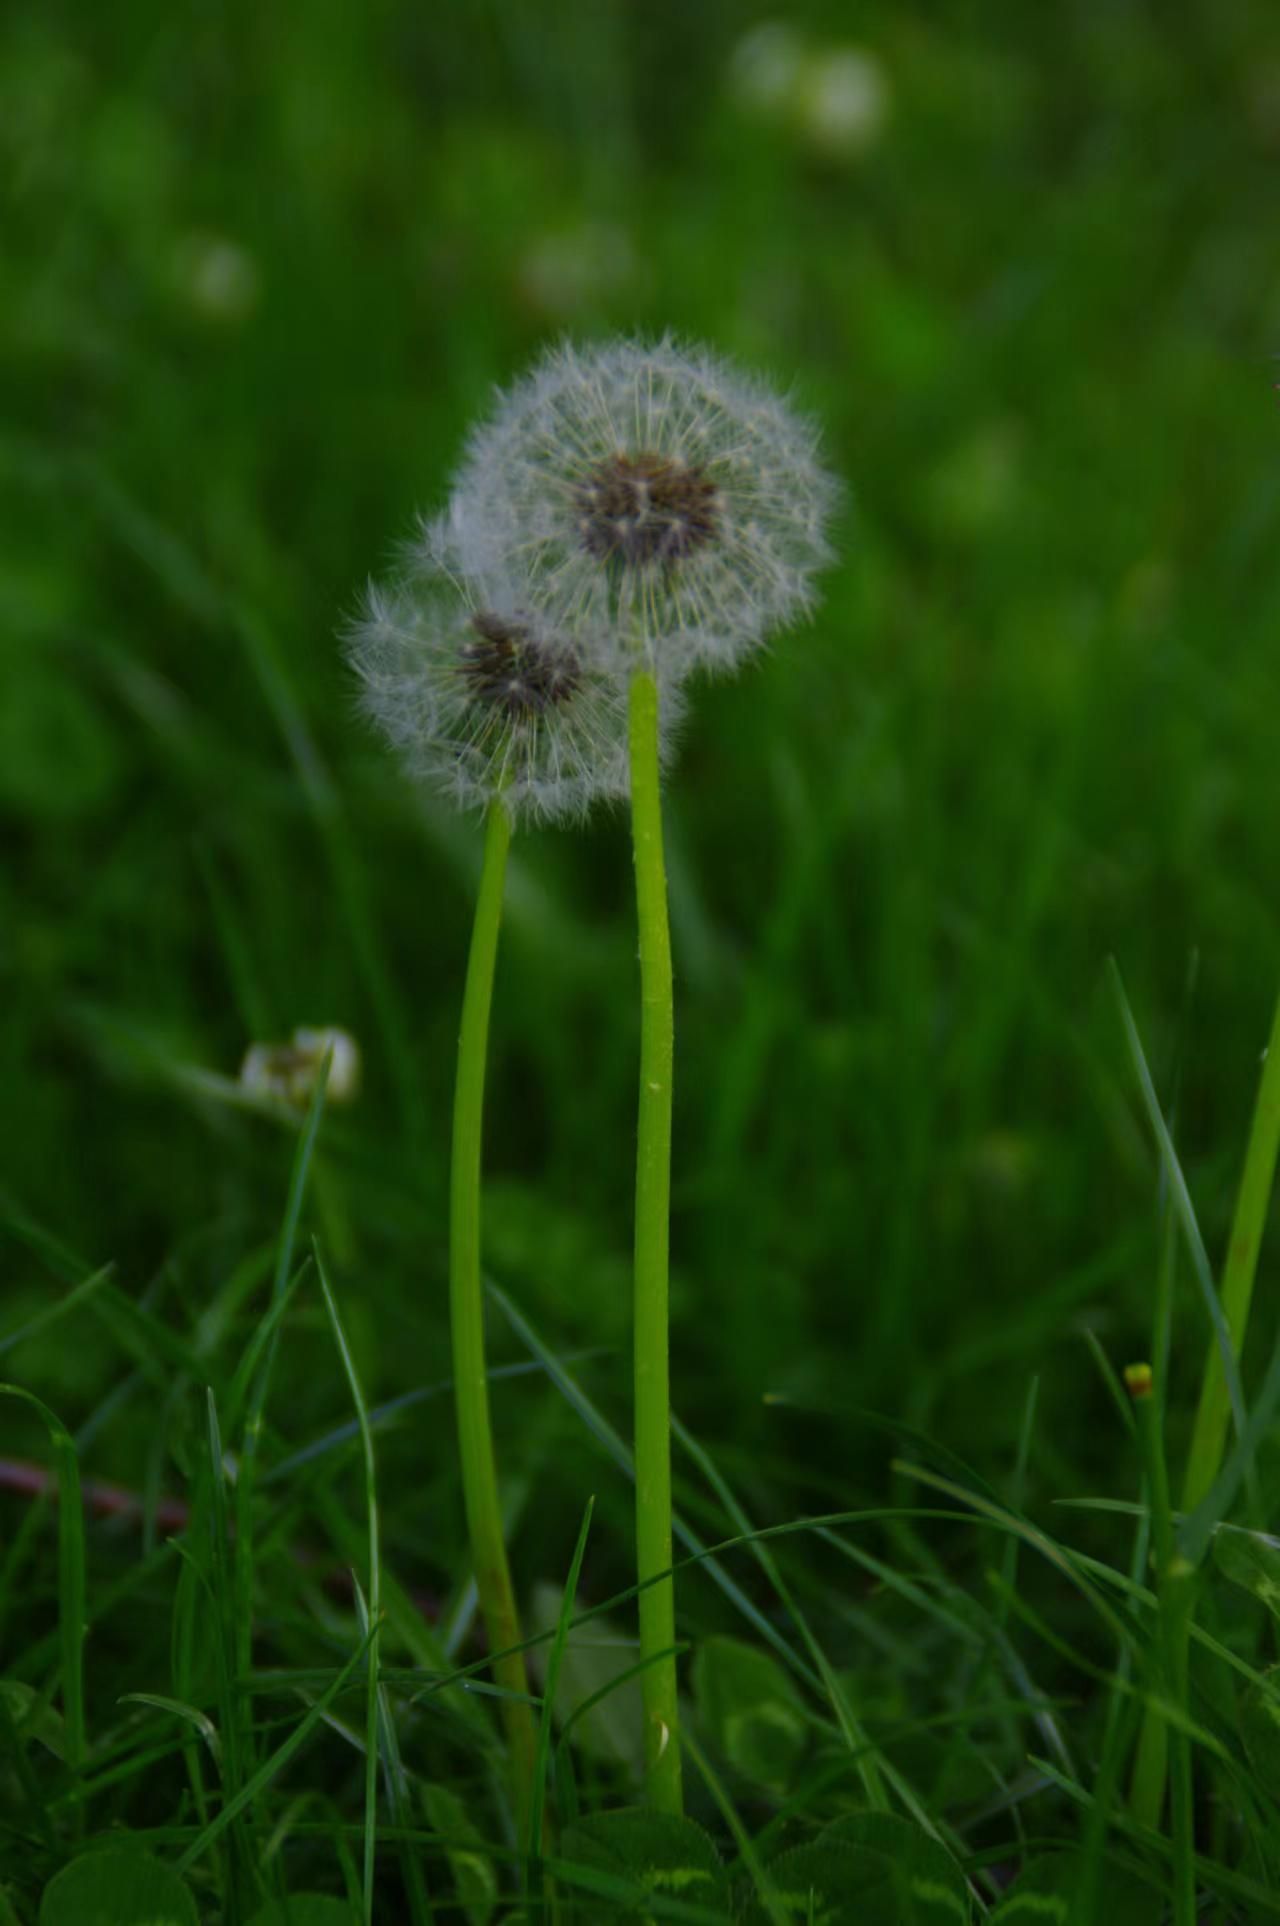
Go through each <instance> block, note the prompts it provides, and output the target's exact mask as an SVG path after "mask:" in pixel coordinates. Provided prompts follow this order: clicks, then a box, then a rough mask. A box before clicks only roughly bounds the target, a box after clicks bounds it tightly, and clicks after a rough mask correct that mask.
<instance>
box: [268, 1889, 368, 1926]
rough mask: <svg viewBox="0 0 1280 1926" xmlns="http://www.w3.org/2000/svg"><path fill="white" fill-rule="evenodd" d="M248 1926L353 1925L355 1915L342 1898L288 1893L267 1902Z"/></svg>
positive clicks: (328, 1894)
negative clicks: (286, 1895) (284, 1897)
mask: <svg viewBox="0 0 1280 1926" xmlns="http://www.w3.org/2000/svg"><path fill="white" fill-rule="evenodd" d="M248 1926H356V1916H355V1913H354V1912H353V1911H352V1909H351V1907H350V1905H349V1904H348V1903H347V1901H346V1900H345V1899H335V1898H334V1897H333V1895H332V1894H331V1893H290V1894H289V1896H288V1897H287V1898H286V1899H272V1900H270V1901H269V1902H268V1903H267V1905H265V1906H264V1907H263V1908H262V1910H261V1912H257V1913H255V1914H254V1915H253V1918H252V1919H251V1920H250V1921H249V1922H248Z"/></svg>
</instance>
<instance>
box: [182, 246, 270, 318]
mask: <svg viewBox="0 0 1280 1926" xmlns="http://www.w3.org/2000/svg"><path fill="white" fill-rule="evenodd" d="M173 273H174V281H175V284H176V286H177V290H178V292H179V294H180V295H181V297H182V299H183V300H184V301H186V302H187V304H188V305H189V306H190V307H191V308H193V309H194V310H195V312H196V313H197V314H199V315H200V316H201V317H202V319H204V320H206V321H212V322H216V323H219V324H222V325H234V324H236V323H238V322H241V321H246V320H247V319H248V318H249V316H250V315H251V314H252V312H253V310H254V308H255V307H256V306H257V304H258V293H259V282H258V269H257V266H256V264H255V262H254V259H253V256H252V255H251V254H249V253H248V252H247V250H246V249H245V248H243V247H241V245H240V243H239V242H238V241H233V240H231V239H229V238H228V236H227V235H225V234H203V233H195V234H188V235H186V236H185V237H184V238H183V240H182V242H181V243H180V245H179V246H178V248H177V249H176V250H175V254H174V264H173Z"/></svg>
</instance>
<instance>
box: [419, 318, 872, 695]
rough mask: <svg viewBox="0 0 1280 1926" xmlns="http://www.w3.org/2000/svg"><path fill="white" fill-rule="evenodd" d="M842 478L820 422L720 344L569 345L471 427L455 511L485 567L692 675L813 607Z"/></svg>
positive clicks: (544, 603) (631, 655)
mask: <svg viewBox="0 0 1280 1926" xmlns="http://www.w3.org/2000/svg"><path fill="white" fill-rule="evenodd" d="M837 492H838V490H837V486H836V483H835V481H834V479H833V477H832V476H831V475H830V474H829V472H828V471H827V469H826V468H825V466H824V465H823V463H822V461H821V460H820V458H819V454H818V448H817V436H816V434H815V431H814V429H813V427H812V426H811V425H810V424H809V423H808V422H807V421H805V420H804V419H803V418H801V417H800V416H798V415H797V414H795V413H794V412H793V410H792V409H791V408H790V407H789V406H788V405H787V404H786V403H785V402H784V401H782V400H781V399H780V398H779V397H778V396H777V395H775V394H774V393H773V392H772V391H771V390H770V389H768V388H767V387H766V386H765V385H764V384H763V383H761V382H759V381H757V380H755V379H754V378H753V377H751V376H749V375H745V374H743V373H741V372H740V371H737V370H735V369H733V368H732V367H730V366H729V365H728V364H726V363H722V362H720V361H719V360H717V359H716V358H715V357H713V356H712V355H710V354H709V353H707V352H706V351H704V350H702V349H697V348H686V347H683V346H681V345H680V344H678V343H676V342H673V341H671V340H669V339H664V340H661V341H658V342H642V341H618V342H612V343H606V344H604V345H602V346H599V347H589V348H582V349H579V348H575V347H572V346H569V345H566V346H563V347H561V348H558V349H556V350H554V351H553V352H552V353H551V354H549V355H547V356H546V357H545V358H544V359H543V361H542V362H540V363H539V364H538V365H537V366H536V367H535V368H534V370H533V371H532V373H531V374H529V375H528V376H526V377H525V379H524V380H523V381H521V382H518V383H517V384H516V385H515V387H514V388H512V390H511V391H510V392H509V393H508V394H507V395H505V396H504V397H501V398H500V399H499V402H498V405H497V407H496V409H495V411H494V414H493V415H492V417H491V419H490V420H489V421H488V422H487V423H485V424H484V425H483V426H482V427H480V428H479V429H478V430H477V431H476V433H475V434H474V435H473V436H472V438H471V442H470V445H469V448H468V452H467V455H466V458H465V460H464V462H463V465H462V469H461V471H460V473H459V476H458V480H457V486H456V489H455V493H454V498H453V528H454V531H455V535H456V539H457V541H458V544H459V552H460V554H462V556H463V557H464V558H465V566H466V567H467V569H468V571H469V572H470V573H471V574H472V575H473V576H474V577H475V578H476V579H478V580H484V579H486V578H487V577H488V575H490V574H491V573H498V574H502V573H504V572H505V573H506V574H508V575H510V576H511V577H513V578H515V579H518V580H519V581H520V583H521V593H522V595H523V597H524V598H525V601H526V603H527V605H528V607H529V608H530V609H531V610H533V611H534V612H535V613H536V614H538V615H539V616H541V617H545V618H547V619H549V620H550V621H551V622H552V623H553V625H554V626H556V627H557V628H558V629H561V630H563V631H565V632H567V633H569V634H573V635H576V634H577V632H578V631H579V629H582V630H583V631H585V632H588V633H590V634H591V635H592V636H593V637H595V638H604V639H605V640H606V642H607V641H608V640H609V638H612V640H613V648H614V654H615V657H616V658H617V659H619V660H621V661H623V662H630V663H634V662H635V660H636V658H637V656H640V657H641V658H643V659H645V660H647V662H648V664H649V666H651V667H654V668H656V669H658V670H659V671H661V672H665V673H667V674H668V675H669V676H670V677H672V678H674V679H675V680H678V679H679V678H681V677H682V676H683V675H685V674H686V673H687V672H688V671H689V670H690V669H692V668H695V667H699V666H704V667H706V666H709V667H717V666H720V667H723V666H731V665H732V664H733V663H735V662H736V661H737V660H739V659H740V657H741V656H742V655H743V654H744V653H746V652H747V651H748V650H749V649H751V648H752V647H754V646H755V645H756V644H758V643H759V642H761V641H763V640H764V638H765V637H766V636H767V635H768V634H769V633H770V632H771V631H773V630H775V629H778V628H780V627H783V626H785V625H786V624H787V623H789V622H792V621H794V620H795V619H796V618H797V617H798V616H800V615H803V614H804V613H806V612H807V611H808V610H809V608H810V607H811V606H812V603H813V599H814V577H815V575H816V574H817V572H818V570H819V569H820V568H822V567H823V566H824V565H825V564H826V563H827V562H828V561H829V560H830V555H831V552H830V549H829V547H828V544H827V539H826V525H827V522H828V520H829V518H830V514H831V511H832V508H833V506H834V502H835V499H836V495H837Z"/></svg>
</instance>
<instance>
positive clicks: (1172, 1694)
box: [1124, 1364, 1195, 1926]
mask: <svg viewBox="0 0 1280 1926" xmlns="http://www.w3.org/2000/svg"><path fill="white" fill-rule="evenodd" d="M1124 1375H1125V1383H1126V1385H1127V1386H1128V1390H1129V1395H1130V1397H1131V1398H1132V1400H1133V1416H1134V1422H1135V1424H1136V1425H1137V1430H1138V1445H1139V1448H1140V1450H1141V1453H1142V1466H1143V1472H1144V1474H1145V1475H1144V1483H1145V1485H1146V1496H1147V1508H1148V1511H1149V1513H1150V1517H1151V1541H1152V1546H1153V1549H1154V1552H1155V1565H1156V1594H1157V1599H1158V1611H1159V1621H1158V1627H1157V1637H1156V1642H1155V1643H1156V1650H1157V1652H1158V1654H1159V1659H1158V1664H1157V1666H1156V1667H1155V1672H1156V1676H1157V1678H1158V1679H1159V1680H1160V1681H1161V1682H1162V1684H1163V1687H1164V1691H1165V1694H1166V1695H1167V1697H1168V1700H1169V1702H1170V1703H1171V1704H1172V1705H1173V1706H1174V1707H1176V1709H1177V1711H1178V1712H1179V1713H1180V1714H1181V1720H1185V1719H1186V1717H1187V1714H1188V1711H1189V1705H1190V1678H1189V1673H1188V1647H1189V1643H1190V1637H1191V1609H1192V1602H1193V1589H1194V1583H1195V1573H1194V1571H1193V1570H1192V1567H1191V1566H1190V1565H1189V1564H1188V1563H1187V1561H1186V1560H1185V1559H1184V1558H1183V1557H1182V1556H1181V1555H1180V1554H1179V1552H1178V1550H1177V1546H1176V1544H1175V1541H1174V1531H1173V1509H1172V1506H1171V1504H1170V1501H1169V1473H1168V1469H1167V1467H1166V1463H1165V1455H1164V1440H1163V1437H1162V1435H1161V1423H1160V1419H1161V1407H1162V1404H1163V1399H1162V1397H1158V1396H1157V1395H1156V1393H1157V1389H1158V1387H1157V1386H1156V1385H1155V1383H1154V1381H1153V1378H1152V1373H1151V1369H1150V1367H1149V1366H1148V1365H1145V1364H1131V1365H1130V1366H1129V1367H1128V1369H1127V1370H1126V1371H1125V1374H1124ZM1181 1720H1179V1721H1178V1722H1176V1723H1175V1724H1173V1725H1172V1727H1171V1726H1170V1723H1169V1721H1168V1720H1166V1719H1165V1718H1163V1717H1162V1716H1161V1715H1160V1713H1159V1712H1156V1711H1155V1710H1154V1708H1149V1714H1148V1717H1147V1719H1146V1721H1145V1723H1144V1726H1143V1731H1142V1737H1141V1740H1140V1742H1139V1746H1138V1754H1137V1760H1136V1762H1135V1767H1134V1778H1133V1789H1132V1795H1131V1803H1132V1807H1133V1813H1134V1817H1135V1818H1136V1819H1137V1820H1138V1822H1139V1824H1141V1825H1145V1826H1149V1827H1151V1828H1153V1829H1154V1828H1155V1827H1157V1826H1158V1825H1159V1823H1160V1812H1161V1808H1162V1807H1163V1805H1164V1792H1165V1776H1166V1769H1167V1768H1169V1777H1170V1782H1171V1791H1172V1799H1171V1803H1170V1808H1169V1829H1170V1834H1171V1838H1172V1842H1173V1917H1174V1922H1175V1926H1194V1921H1195V1803H1194V1800H1195V1789H1194V1782H1193V1778H1192V1767H1191V1745H1190V1741H1189V1739H1188V1737H1187V1733H1186V1730H1185V1727H1184V1725H1183V1724H1182V1722H1181Z"/></svg>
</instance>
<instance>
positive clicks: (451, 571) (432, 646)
mask: <svg viewBox="0 0 1280 1926" xmlns="http://www.w3.org/2000/svg"><path fill="white" fill-rule="evenodd" d="M608 652H609V651H608V649H607V647H606V646H605V644H604V643H603V642H602V641H601V640H600V639H599V638H594V637H592V636H591V635H590V634H589V633H585V632H584V633H581V634H578V633H575V635H574V636H573V637H572V638H571V637H570V636H569V635H568V634H566V633H565V632H564V631H562V630H557V629H556V628H554V627H553V626H552V625H551V624H550V623H549V622H548V620H547V619H546V618H545V617H542V616H538V615H535V614H533V613H531V612H530V611H529V610H528V609H527V608H525V607H523V606H522V605H521V603H520V600H519V597H518V596H517V595H516V593H515V591H514V590H513V589H512V588H511V587H510V586H509V585H508V584H507V583H506V582H504V581H502V580H500V579H499V578H498V577H496V576H495V575H491V577H490V580H489V582H488V584H487V585H486V589H485V591H484V592H483V593H481V592H479V591H478V590H477V589H476V588H475V587H474V586H473V585H472V584H471V583H470V582H468V580H467V579H466V577H465V576H463V575H461V574H460V573H459V570H458V565H457V558H456V556H455V555H454V553H453V551H452V545H451V542H450V539H449V536H448V533H447V531H446V530H445V529H443V528H442V527H441V525H440V524H438V523H437V524H435V525H433V526H430V527H428V528H427V529H426V531H425V532H424V534H423V536H422V538H421V541H420V542H419V544H418V545H417V547H416V549H415V550H414V551H413V554H412V558H411V562H410V566H409V568H408V570H407V571H406V572H405V574H404V575H403V576H402V578H401V579H400V580H398V581H397V582H395V583H394V584H393V585H392V586H390V587H383V586H379V585H376V584H375V585H372V586H371V587H370V588H369V590H368V591H367V594H366V597H365V606H364V612H363V615H362V618H361V619H360V620H359V621H358V622H357V623H356V624H355V626H354V627H353V629H352V630H351V633H350V636H349V638H348V654H349V657H350V660H351V663H352V666H353V667H354V668H355V670H356V672H357V674H358V676H359V678H360V684H361V691H360V699H361V707H362V708H363V709H364V711H365V714H366V715H367V716H368V717H369V719H370V720H371V721H372V722H373V723H374V724H375V725H376V726H377V727H378V728H379V729H380V730H381V732H382V734H383V736H384V737H385V739H386V740H387V742H388V743H389V744H390V746H391V747H392V749H394V750H395V751H396V753H397V754H398V755H399V756H400V758H401V760H402V762H403V763H404V765H405V767H406V769H407V770H408V772H409V773H410V775H412V776H413V777H415V778H416V779H417V780H419V781H421V782H423V783H425V784H427V785H429V786H431V787H434V788H436V789H438V790H442V791H443V792H444V793H445V794H446V795H447V796H449V797H450V799H451V800H452V801H453V802H455V803H457V804H458V805H459V806H461V807H463V808H468V807H473V808H481V809H484V808H487V807H488V806H489V805H490V804H491V803H493V802H494V801H495V800H496V799H498V798H501V801H502V805H503V808H504V810H505V812H506V813H507V814H508V815H509V816H510V817H511V819H512V821H515V822H519V821H535V820H536V821H543V822H547V821H553V820H564V819H567V818H573V817H578V816H582V815H585V814H586V812H587V810H588V809H589V808H590V806H591V804H592V803H593V802H596V801H602V800H616V799H618V798H621V797H625V796H626V794H627V706H626V692H625V689H623V688H621V687H620V685H619V682H618V678H617V676H616V674H614V673H612V672H610V671H609V670H608V669H607V668H602V667H601V666H600V658H601V657H602V656H603V655H607V654H608ZM671 706H672V707H673V706H674V705H671Z"/></svg>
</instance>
